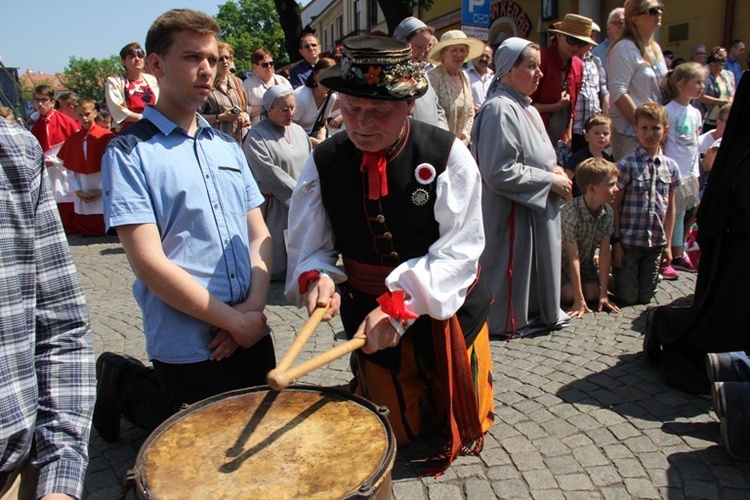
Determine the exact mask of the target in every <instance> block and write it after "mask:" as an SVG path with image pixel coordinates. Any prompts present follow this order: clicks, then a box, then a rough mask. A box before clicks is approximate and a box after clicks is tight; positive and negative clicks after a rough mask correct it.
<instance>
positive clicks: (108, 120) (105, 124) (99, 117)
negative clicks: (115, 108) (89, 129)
mask: <svg viewBox="0 0 750 500" xmlns="http://www.w3.org/2000/svg"><path fill="white" fill-rule="evenodd" d="M94 123H96V124H97V125H98V126H99V127H102V128H106V129H107V130H109V129H110V128H111V127H112V117H111V116H109V113H108V112H106V111H99V112H98V113H97V114H96V118H95V119H94Z"/></svg>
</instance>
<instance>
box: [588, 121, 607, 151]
mask: <svg viewBox="0 0 750 500" xmlns="http://www.w3.org/2000/svg"><path fill="white" fill-rule="evenodd" d="M583 132H584V137H585V139H586V142H588V143H589V145H590V146H593V147H595V148H598V149H606V148H608V147H609V143H610V138H611V136H612V120H611V119H610V118H609V117H608V116H604V115H592V116H589V117H588V118H587V119H586V121H585V122H584V123H583Z"/></svg>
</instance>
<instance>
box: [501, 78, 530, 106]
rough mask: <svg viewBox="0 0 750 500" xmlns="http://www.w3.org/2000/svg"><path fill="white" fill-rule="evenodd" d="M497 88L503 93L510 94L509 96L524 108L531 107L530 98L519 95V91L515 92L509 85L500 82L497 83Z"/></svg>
mask: <svg viewBox="0 0 750 500" xmlns="http://www.w3.org/2000/svg"><path fill="white" fill-rule="evenodd" d="M499 88H501V89H502V90H504V91H505V92H507V93H509V94H511V96H512V97H513V98H514V99H515V100H517V101H518V102H520V103H521V104H523V105H525V106H529V105H531V98H530V97H526V96H525V95H523V94H522V93H520V92H519V91H517V90H516V89H514V88H513V87H511V86H510V85H506V84H504V83H503V82H500V83H499Z"/></svg>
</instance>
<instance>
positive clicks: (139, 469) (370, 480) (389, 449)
mask: <svg viewBox="0 0 750 500" xmlns="http://www.w3.org/2000/svg"><path fill="white" fill-rule="evenodd" d="M284 391H306V392H316V393H324V394H331V395H334V396H338V397H340V398H342V399H346V400H349V401H352V402H355V403H358V404H360V405H362V406H364V407H366V408H367V409H369V410H370V411H371V412H372V413H373V414H374V415H376V416H377V417H378V419H380V421H381V423H382V424H383V427H384V429H385V431H386V437H387V439H386V450H385V453H383V457H382V459H381V460H380V463H379V464H378V465H377V467H375V469H374V471H373V473H372V474H371V475H370V476H368V477H367V478H366V479H365V481H364V482H363V483H362V484H361V485H360V487H359V488H358V489H356V490H352V491H350V492H349V493H347V494H346V495H344V496H343V497H341V498H342V499H345V500H349V499H356V498H370V497H371V496H372V495H373V494H374V493H375V492H377V491H378V489H379V488H380V485H381V484H382V483H383V481H384V480H385V479H386V477H388V476H389V475H390V471H391V470H393V464H394V463H395V461H396V450H397V446H396V435H395V434H394V433H393V428H392V427H391V424H390V422H389V421H388V409H387V408H386V407H384V406H378V405H376V404H375V403H373V402H372V401H369V400H367V399H365V398H363V397H361V396H358V395H356V394H352V393H350V392H348V391H346V390H343V389H339V388H337V387H321V386H317V385H312V384H294V385H290V386H289V387H287V388H286V389H284ZM254 392H273V389H271V387H270V386H268V385H259V386H255V387H245V388H243V389H235V390H232V391H227V392H222V393H220V394H216V395H214V396H210V397H208V398H205V399H202V400H200V401H196V402H195V403H193V404H191V405H190V406H188V407H187V408H185V409H182V410H180V411H178V412H177V413H175V414H174V415H172V416H170V417H169V418H168V419H166V420H165V421H164V422H162V423H161V424H159V426H158V427H157V428H156V429H154V430H153V431H152V432H151V434H149V436H148V437H147V438H146V440H145V441H144V442H143V444H142V445H141V448H140V449H139V450H138V454H137V455H136V457H135V464H134V465H133V472H134V474H133V475H134V479H133V481H134V484H135V490H136V495H137V496H138V497H139V498H142V499H156V498H157V497H155V496H153V495H152V494H151V493H150V492H149V490H147V489H146V488H145V484H144V483H145V481H143V480H142V478H143V477H144V472H145V462H146V454H147V453H148V450H149V449H150V448H151V445H153V444H154V442H155V441H156V440H157V439H159V437H161V435H162V434H164V432H166V431H167V430H168V429H169V428H170V427H171V426H172V425H173V424H174V423H176V422H179V421H180V420H182V418H183V417H184V416H186V415H188V414H190V413H194V412H196V411H198V410H200V409H201V408H203V407H205V406H209V405H211V404H213V403H215V402H217V401H221V400H225V399H230V398H233V397H237V396H242V395H245V394H250V393H254Z"/></svg>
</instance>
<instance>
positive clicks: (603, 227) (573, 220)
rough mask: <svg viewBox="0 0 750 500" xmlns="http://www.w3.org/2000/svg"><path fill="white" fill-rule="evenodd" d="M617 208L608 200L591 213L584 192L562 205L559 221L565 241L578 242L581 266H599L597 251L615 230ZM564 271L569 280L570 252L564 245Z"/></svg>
mask: <svg viewBox="0 0 750 500" xmlns="http://www.w3.org/2000/svg"><path fill="white" fill-rule="evenodd" d="M614 220H615V216H614V212H613V211H612V207H610V206H609V205H607V204H606V203H605V204H604V205H602V206H601V207H599V211H598V212H597V213H596V215H594V214H592V213H591V212H590V211H589V209H588V208H586V203H585V202H584V201H583V196H578V197H576V198H573V199H572V200H571V201H569V202H568V203H566V204H565V205H563V206H562V208H561V209H560V222H561V225H562V242H563V243H565V242H568V241H571V242H575V243H576V245H577V246H578V260H579V262H580V263H581V269H582V270H591V269H596V264H595V263H594V254H595V253H596V249H597V248H599V242H600V241H602V238H604V237H605V236H607V235H610V234H612V232H613V231H614ZM562 255H563V260H562V272H563V276H564V277H565V278H566V279H567V280H570V277H569V274H570V266H569V265H568V256H567V255H566V252H565V245H563V253H562Z"/></svg>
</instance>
